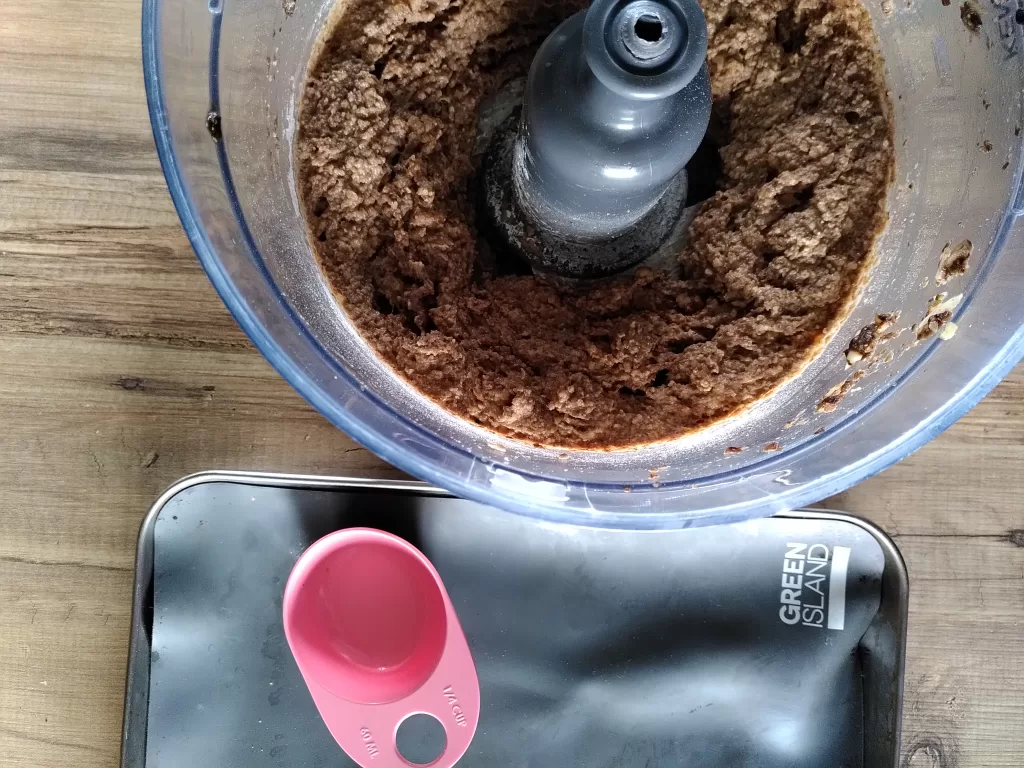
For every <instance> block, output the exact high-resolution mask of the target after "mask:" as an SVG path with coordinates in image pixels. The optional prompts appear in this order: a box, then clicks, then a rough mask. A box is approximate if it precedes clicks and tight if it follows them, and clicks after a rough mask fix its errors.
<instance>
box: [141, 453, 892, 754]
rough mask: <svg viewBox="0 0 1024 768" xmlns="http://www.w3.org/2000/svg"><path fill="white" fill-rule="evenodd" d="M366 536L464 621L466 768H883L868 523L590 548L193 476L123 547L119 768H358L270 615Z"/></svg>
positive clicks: (505, 526) (374, 485)
mask: <svg viewBox="0 0 1024 768" xmlns="http://www.w3.org/2000/svg"><path fill="white" fill-rule="evenodd" d="M363 525H369V526H373V527H377V528H382V529H384V530H388V531H391V532H393V533H396V534H398V535H400V536H402V537H403V538H406V539H408V540H410V541H412V542H413V543H414V544H416V546H418V547H419V548H420V549H421V550H422V551H423V552H424V553H425V554H426V555H427V556H428V557H429V558H430V559H431V561H432V562H433V563H434V565H435V566H436V567H437V569H438V571H439V573H440V574H441V577H442V578H443V579H444V581H445V584H446V586H447V588H448V591H449V594H450V596H451V598H452V601H453V604H454V606H455V608H456V611H457V612H458V613H459V617H460V621H461V623H462V626H463V630H464V631H465V633H466V636H467V639H468V641H469V644H470V647H471V649H472V651H473V655H474V659H475V661H476V664H477V668H478V672H479V675H480V683H481V695H482V712H481V720H480V726H479V729H478V731H477V735H476V738H475V740H474V742H473V744H472V745H471V747H470V750H469V752H468V753H467V754H466V756H465V757H464V758H463V760H462V762H461V763H460V765H461V766H466V768H485V767H490V766H494V767H495V768H508V767H509V766H523V767H524V768H534V767H535V766H536V767H537V768H540V767H541V766H557V767H558V768H563V767H564V766H581V767H582V766H587V767H588V768H603V767H604V766H608V767H609V768H611V767H612V766H614V767H615V768H631V767H632V766H637V768H641V767H643V768H656V766H681V765H701V766H702V768H714V767H715V766H719V765H721V766H726V765H728V766H730V768H739V767H740V766H757V767H758V768H772V766H786V768H801V767H803V766H807V768H811V766H813V768H829V766H834V767H835V768H882V767H883V766H884V767H885V768H896V766H898V762H899V760H898V758H899V733H900V715H901V705H902V681H903V666H904V652H905V637H906V616H907V595H908V582H907V573H906V568H905V566H904V563H903V560H902V558H901V556H900V554H899V552H898V550H897V549H896V547H895V546H894V545H893V543H892V542H891V540H890V539H889V538H888V537H887V536H886V535H885V534H884V533H883V532H882V531H881V530H880V529H878V528H877V527H875V526H873V525H871V524H870V523H867V522H865V521H863V520H860V519H857V518H854V517H851V516H848V515H844V514H840V513H836V512H827V511H799V512H790V513H785V514H781V515H776V516H775V517H772V518H767V519H764V520H755V521H748V522H745V523H738V524H734V525H728V526H719V527H715V528H699V529H689V530H680V531H657V532H649V531H640V532H623V531H603V530H597V529H585V528H573V527H568V526H560V525H552V524H548V523H539V522H536V521H531V520H527V519H524V518H521V517H517V516H514V515H510V514H508V513H503V512H499V511H497V510H493V509H490V508H487V507H483V506H481V505H478V504H475V503H473V502H468V501H465V500H462V499H456V498H453V497H451V496H449V495H448V494H446V493H445V492H443V491H441V490H439V489H436V488H432V487H430V486H427V485H425V484H422V483H416V482H402V481H372V480H365V479H356V478H338V477H305V476H294V475H276V474H249V473H238V472H207V473H203V474H199V475H193V476H191V477H187V478H185V479H183V480H181V481H180V482H178V483H177V484H175V485H174V486H172V487H171V488H170V489H168V491H167V492H165V493H164V494H163V495H162V496H161V497H160V498H159V499H158V500H157V502H156V503H155V504H154V505H153V507H152V508H151V509H150V511H149V514H148V515H147V516H146V518H145V520H144V522H143V524H142V527H141V531H140V534H139V544H138V554H137V559H136V577H135V588H134V595H133V601H134V603H133V611H132V628H131V642H130V648H129V659H128V675H127V689H126V695H125V712H124V729H123V746H122V756H121V765H122V768H143V767H145V768H163V767H164V766H171V765H174V766H186V765H187V766H192V765H197V766H200V765H216V766H218V768H231V767H232V766H246V768H260V767H261V766H268V768H269V767H270V766H273V767H274V768H284V767H285V766H320V765H322V766H351V765H354V764H353V763H351V761H349V760H348V758H347V757H346V756H345V755H344V754H343V753H342V752H341V751H340V749H339V748H338V747H337V745H336V744H335V743H334V741H333V740H332V739H331V737H330V734H329V733H328V732H327V729H326V727H325V726H324V725H323V723H322V722H321V721H320V718H319V716H318V715H317V713H316V710H315V707H314V705H313V703H312V700H311V698H310V697H309V694H308V692H307V691H306V689H305V687H304V684H303V682H302V680H301V676H300V674H299V672H298V669H297V667H296V666H295V664H294V661H293V660H292V657H291V654H290V652H289V651H288V647H287V644H286V643H285V640H284V635H283V630H282V627H281V622H280V604H281V594H282V591H283V587H284V582H285V580H286V579H287V575H288V572H289V571H290V569H291V565H292V564H293V563H294V561H295V560H296V559H297V558H298V556H299V554H301V552H302V551H303V550H304V549H305V547H307V546H308V545H309V544H311V543H312V542H313V541H315V540H316V539H318V538H320V537H321V536H323V535H325V534H327V533H329V532H331V531H334V530H338V529H341V528H346V527H356V526H363ZM841 555H842V557H841ZM801 561H802V562H801ZM840 561H842V562H840ZM797 566H799V569H800V570H803V569H804V566H806V577H807V581H806V583H802V586H803V587H804V588H803V589H802V590H793V589H789V590H788V592H787V589H786V585H787V584H788V585H789V586H790V587H792V586H793V584H794V581H793V580H794V579H795V576H794V572H795V571H797V570H798V568H797ZM815 574H818V575H819V576H822V577H821V578H819V576H815ZM840 577H841V578H840ZM801 578H803V576H801ZM812 584H814V587H813V588H812ZM833 584H835V585H840V584H841V588H839V587H835V586H833ZM797 593H799V594H797ZM794 616H795V617H796V619H795V620H794Z"/></svg>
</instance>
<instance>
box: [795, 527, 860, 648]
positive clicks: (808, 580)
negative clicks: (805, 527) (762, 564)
mask: <svg viewBox="0 0 1024 768" xmlns="http://www.w3.org/2000/svg"><path fill="white" fill-rule="evenodd" d="M830 564H831V565H830ZM849 566H850V548H849V547H838V546H837V547H833V548H832V550H831V551H829V548H828V547H827V546H826V545H824V544H800V543H797V542H792V543H788V544H786V554H785V555H784V556H783V558H782V591H781V592H780V593H779V603H780V605H779V618H780V619H782V621H783V623H785V624H802V625H803V626H805V627H816V628H818V629H821V628H822V627H828V629H842V628H843V627H844V626H845V624H846V572H847V570H848V569H849ZM826 579H827V581H826ZM826 590H827V592H826ZM826 594H827V595H828V597H827V598H826Z"/></svg>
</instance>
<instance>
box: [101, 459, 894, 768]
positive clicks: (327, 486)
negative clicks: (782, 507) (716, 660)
mask: <svg viewBox="0 0 1024 768" xmlns="http://www.w3.org/2000/svg"><path fill="white" fill-rule="evenodd" d="M211 483H232V484H235V485H253V486H261V487H269V488H287V489H292V490H310V491H313V490H323V491H353V490H385V491H396V492H400V493H411V494H415V495H422V496H432V497H439V498H458V497H456V496H455V495H454V494H451V493H449V492H448V491H446V490H444V489H441V488H438V487H436V486H433V485H431V484H429V483H425V482H422V481H420V480H383V479H374V478H367V477H355V476H346V475H305V474H293V473H286V472H259V471H252V472H250V471H245V470H226V469H213V470H205V471H201V472H195V473H192V474H189V475H186V476H184V477H182V478H181V479H179V480H177V481H175V482H174V483H171V485H169V486H168V487H167V489H166V490H165V491H164V492H163V493H161V494H160V495H159V496H158V497H157V498H156V501H154V502H153V503H152V504H151V505H150V507H149V509H148V510H147V512H146V515H145V516H144V517H143V519H142V523H141V524H140V525H139V534H138V538H137V541H136V550H135V566H134V576H133V583H132V610H131V620H130V625H129V626H130V630H129V631H130V637H129V642H128V663H127V670H126V675H125V697H124V702H125V703H124V712H123V716H122V725H121V758H120V763H119V764H120V768H143V767H144V766H145V749H146V729H145V724H146V722H147V721H148V707H149V663H150V661H149V652H150V647H149V646H150V642H151V638H149V637H147V635H146V627H145V623H144V617H143V613H144V611H145V605H144V601H145V598H146V596H147V594H148V593H149V590H150V588H151V584H150V581H151V580H152V570H153V528H154V526H155V524H156V519H157V517H158V516H159V515H160V512H161V511H162V510H163V509H164V507H165V506H167V504H168V503H169V502H170V501H171V500H172V499H174V498H175V497H176V496H177V495H178V494H180V493H182V492H183V491H186V490H188V489H189V488H194V487H196V486H199V485H207V484H211ZM508 514H512V513H508ZM770 517H781V518H790V519H809V520H833V521H839V522H846V523H850V524H852V525H856V526H858V527H859V528H862V529H863V530H865V531H866V532H867V533H869V534H871V536H872V537H873V538H874V539H875V540H876V541H877V542H878V544H879V546H880V547H881V549H882V553H883V556H884V559H885V565H886V568H887V570H888V569H890V568H891V569H892V570H891V573H890V575H891V576H895V577H896V584H895V587H896V589H895V592H896V595H895V600H896V606H897V616H896V621H895V622H894V625H895V628H896V635H897V639H898V640H899V641H900V644H899V646H898V649H897V658H896V664H895V669H894V673H895V675H896V678H897V686H896V690H895V691H893V694H894V695H895V697H896V717H895V723H894V727H895V734H894V736H895V738H894V739H892V749H891V765H892V766H893V768H898V766H899V758H900V741H901V728H902V720H903V685H904V673H905V668H906V647H907V642H906V637H907V621H908V612H909V610H908V609H909V600H908V596H909V591H910V580H909V574H908V571H907V565H906V561H905V560H904V559H903V555H902V554H901V553H900V551H899V548H898V547H897V546H896V544H895V542H894V541H893V540H892V539H891V538H890V537H889V535H888V534H887V533H886V532H885V531H884V530H883V529H882V528H880V527H879V526H877V525H876V524H874V523H873V522H871V521H869V520H866V519H864V518H862V517H858V516H856V515H852V514H850V513H847V512H842V511H839V510H834V509H828V508H815V509H795V510H788V511H783V512H776V513H775V514H774V515H770ZM544 525H567V526H568V525H569V524H559V523H544ZM569 527H580V526H569ZM594 527H595V528H597V527H598V526H594ZM634 532H635V533H645V534H655V533H661V532H663V531H658V530H637V531H634ZM144 573H146V574H149V576H148V578H147V579H140V578H139V576H140V575H141V574H144ZM884 601H885V597H884V595H883V603H884ZM879 610H880V611H881V607H880V608H879ZM143 669H144V670H145V674H144V675H143V674H142V670H143ZM143 677H144V678H145V685H144V686H143V685H141V684H140V683H141V678H143ZM141 688H144V689H145V691H144V693H143V691H142V690H140V689H141ZM143 707H144V710H145V711H144V712H143V711H140V710H142V709H143ZM140 733H141V734H142V738H141V739H140V738H139V734H140Z"/></svg>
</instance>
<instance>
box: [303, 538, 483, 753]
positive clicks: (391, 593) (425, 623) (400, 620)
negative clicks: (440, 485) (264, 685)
mask: <svg viewBox="0 0 1024 768" xmlns="http://www.w3.org/2000/svg"><path fill="white" fill-rule="evenodd" d="M284 631H285V637H287V639H288V645H289V646H290V647H291V649H292V654H293V655H294V656H295V661H296V663H297V664H298V666H299V671H300V672H301V673H302V677H303V679H304V680H305V681H306V685H307V686H308V687H309V692H310V693H311V694H312V696H313V701H314V702H315V703H316V706H317V709H318V710H319V711H320V716H321V717H322V718H323V719H324V722H325V723H326V724H327V728H328V729H329V730H330V732H331V735H332V736H334V739H335V741H337V742H338V744H339V745H340V746H341V748H342V749H343V750H345V753H346V754H347V755H348V756H349V757H351V758H352V759H353V760H355V761H356V762H357V763H358V764H359V765H361V766H364V768H369V767H370V766H374V768H376V767H378V766H379V767H380V768H408V766H409V765H411V763H409V762H408V761H406V760H405V758H403V757H402V755H401V754H400V753H399V752H398V747H397V744H396V740H395V739H396V735H397V733H398V727H399V726H400V725H401V724H402V722H403V721H404V720H405V719H406V718H408V717H409V716H410V715H415V714H427V715H431V716H433V717H434V718H436V719H437V720H438V721H440V723H441V725H442V726H443V727H444V731H445V736H446V741H447V743H446V744H445V748H444V752H442V753H441V755H440V757H438V758H437V759H436V760H434V761H433V762H432V763H430V765H431V766H433V768H449V767H450V766H452V765H454V764H455V763H456V762H457V761H458V760H459V758H461V757H462V756H463V755H464V754H465V753H466V750H467V749H468V748H469V743H470V742H471V741H472V740H473V734H474V733H475V732H476V726H477V722H478V721H479V719H480V683H479V681H478V680H477V676H476V667H475V665H474V664H473V657H472V656H471V655H470V652H469V646H468V645H467V643H466V638H465V636H464V635H463V634H462V627H461V626H459V620H458V618H457V617H456V615H455V609H454V608H453V607H452V602H451V600H450V599H449V597H448V592H447V591H446V590H445V588H444V584H443V583H442V582H441V577H440V576H438V574H437V571H436V570H435V569H434V566H433V565H431V563H430V561H429V560H427V558H426V557H425V556H424V555H423V553H422V552H420V551H419V550H418V549H416V547H414V546H412V544H410V543H409V542H407V541H405V540H404V539H400V538H398V537H397V536H393V535H392V534H390V533H385V532H384V531H377V530H373V529H371V528H350V529H347V530H343V531H338V532H337V533H332V534H330V535H328V536H325V537H324V538H322V539H320V540H319V541H317V542H316V543H315V544H313V546H311V547H310V548H309V549H307V550H306V551H305V553H303V555H302V557H300V558H299V560H298V562H297V563H296V564H295V567H294V568H293V569H292V572H291V575H290V576H289V577H288V584H287V585H286V586H285V590H284Z"/></svg>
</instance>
